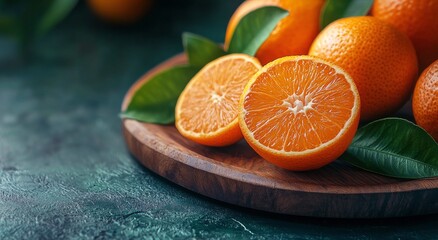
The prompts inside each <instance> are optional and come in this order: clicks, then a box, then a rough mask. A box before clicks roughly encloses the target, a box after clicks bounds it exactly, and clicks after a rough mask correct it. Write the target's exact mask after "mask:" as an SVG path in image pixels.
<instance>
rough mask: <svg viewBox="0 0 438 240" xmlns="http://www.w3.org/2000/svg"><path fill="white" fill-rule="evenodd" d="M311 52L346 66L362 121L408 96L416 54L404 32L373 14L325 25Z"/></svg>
mask: <svg viewBox="0 0 438 240" xmlns="http://www.w3.org/2000/svg"><path fill="white" fill-rule="evenodd" d="M309 54H310V55H313V56H317V57H320V58H323V59H326V60H327V61H329V62H332V63H335V64H337V65H339V66H340V67H342V68H343V69H345V70H346V71H347V72H348V73H349V74H350V75H351V76H352V78H353V80H354V82H355V83H356V85H357V88H358V89H359V94H360V99H361V103H362V105H361V106H362V109H361V120H364V121H368V120H373V119H376V118H379V117H383V116H387V115H389V114H391V113H393V112H395V111H396V110H398V109H399V108H400V107H401V106H402V105H403V103H404V102H406V100H407V99H408V98H409V96H410V95H411V92H412V90H413V88H414V84H415V79H416V77H417V71H418V69H417V57H416V55H415V49H414V47H413V46H412V43H411V42H410V41H409V39H408V38H407V37H406V35H405V34H403V33H401V32H400V31H398V30H397V29H396V28H395V27H393V26H391V25H390V24H388V23H385V22H384V21H381V20H379V19H377V18H374V17H350V18H343V19H339V20H337V21H335V22H333V23H331V24H330V25H328V26H327V27H326V28H325V29H324V30H323V31H322V32H321V33H320V34H319V35H318V37H316V39H315V41H314V42H313V44H312V47H311V48H310V52H309Z"/></svg>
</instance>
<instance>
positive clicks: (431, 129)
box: [412, 60, 438, 141]
mask: <svg viewBox="0 0 438 240" xmlns="http://www.w3.org/2000/svg"><path fill="white" fill-rule="evenodd" d="M412 110H413V112H414V117H415V121H416V122H417V124H418V125H420V126H421V127H422V128H424V129H425V130H426V131H427V132H428V133H429V134H430V135H432V137H433V138H435V140H437V141H438V60H436V61H435V62H433V63H432V64H431V65H430V66H429V67H428V68H426V70H424V71H423V73H422V74H421V76H420V78H419V79H418V81H417V84H416V85H415V90H414V95H413V98H412Z"/></svg>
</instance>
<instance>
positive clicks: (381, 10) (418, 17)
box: [371, 0, 438, 70]
mask: <svg viewBox="0 0 438 240" xmlns="http://www.w3.org/2000/svg"><path fill="white" fill-rule="evenodd" d="M371 15H373V16H375V17H377V18H379V19H382V20H384V21H385V22H388V23H391V24H392V25H394V26H395V27H396V28H398V29H399V30H400V31H402V32H403V33H405V34H406V35H408V37H409V39H411V41H412V43H413V44H414V47H415V50H416V51H417V56H418V62H419V66H420V70H423V69H425V68H426V67H427V66H429V65H430V64H431V63H432V62H433V61H435V60H436V59H438V1H437V0H420V1H418V0H403V1H400V0H374V5H373V7H372V9H371Z"/></svg>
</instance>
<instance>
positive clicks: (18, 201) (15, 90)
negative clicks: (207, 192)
mask: <svg viewBox="0 0 438 240" xmlns="http://www.w3.org/2000/svg"><path fill="white" fill-rule="evenodd" d="M160 3H162V4H161V5H160V6H158V8H156V9H155V11H154V13H153V14H152V15H151V16H149V17H148V18H147V19H146V20H145V21H144V22H142V23H141V24H139V25H137V26H135V27H130V28H124V29H123V28H115V27H110V26H108V25H105V24H102V23H100V22H99V21H97V20H96V19H95V18H94V17H93V16H91V15H90V13H89V11H88V10H87V9H86V8H85V6H83V5H82V6H80V7H79V8H78V9H76V10H75V11H74V12H73V15H71V16H70V17H68V18H67V19H66V21H64V22H63V23H62V24H61V25H59V26H58V27H57V28H56V29H55V30H54V31H52V32H51V33H50V34H49V35H47V36H46V37H45V38H43V39H41V40H40V41H38V43H37V45H36V46H37V48H36V52H37V55H36V56H35V58H34V59H33V61H31V62H30V63H28V64H23V63H21V62H20V61H18V60H17V56H16V55H15V51H14V49H13V47H14V44H13V43H12V42H10V41H8V40H5V39H1V40H0V239H64V238H78V239H93V238H95V239H107V238H123V239H130V238H148V237H149V238H150V237H152V238H153V237H155V238H164V239H166V238H177V239H186V238H190V239H192V238H194V239H385V238H389V239H437V238H438V229H437V228H438V227H437V226H438V216H437V215H434V216H424V217H415V218H402V219H383V220H367V221H365V220H354V221H353V220H331V219H315V218H304V217H292V216H279V215H271V214H266V213H262V212H257V211H251V210H247V209H243V208H238V207H233V206H230V205H227V204H223V203H220V202H217V201H214V200H210V199H207V198H204V197H202V196H200V195H197V194H195V193H192V192H189V191H187V190H185V189H183V188H181V187H179V186H177V185H175V184H172V183H170V182H168V181H166V180H164V179H162V178H161V177H159V176H157V175H155V174H153V173H151V172H150V171H148V170H147V169H144V168H142V167H141V166H140V165H139V164H137V162H136V160H135V159H133V158H132V157H131V156H130V155H129V153H128V152H127V150H126V147H125V145H124V142H123V138H122V135H121V127H120V119H119V118H118V116H117V115H118V113H119V108H120V104H121V101H122V98H123V95H124V93H125V92H126V91H127V89H128V88H129V86H130V85H131V84H132V83H133V82H134V81H135V80H136V79H137V78H138V77H139V76H141V75H142V74H143V73H144V72H145V71H147V70H148V69H150V68H151V67H153V66H154V65H156V64H157V63H159V62H160V61H163V60H164V59H166V58H168V57H169V56H172V55H173V54H175V53H178V52H180V51H182V47H181V39H180V34H181V33H182V31H191V32H194V33H198V34H201V35H205V36H206V37H209V38H212V39H214V40H216V41H221V39H222V38H223V32H224V30H225V26H226V23H227V19H228V18H229V16H230V15H231V13H232V11H233V9H234V8H235V6H236V5H237V4H238V2H237V1H236V2H231V1H220V0H217V1H210V2H209V3H207V2H205V1H201V0H198V1H196V2H193V3H190V2H186V1H177V0H174V1H168V0H167V1H161V0H160ZM170 4H173V7H167V8H168V12H165V11H164V9H165V8H166V5H170ZM179 9H180V10H179ZM415 204H421V203H415Z"/></svg>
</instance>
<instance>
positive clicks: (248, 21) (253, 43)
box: [228, 6, 293, 56]
mask: <svg viewBox="0 0 438 240" xmlns="http://www.w3.org/2000/svg"><path fill="white" fill-rule="evenodd" d="M288 14H289V13H288V11H286V10H284V9H282V8H279V7H274V6H269V7H262V8H258V9H256V10H254V11H252V12H250V13H248V14H247V15H246V16H244V17H243V18H242V19H241V20H240V22H239V23H238V24H237V27H236V29H235V30H234V33H233V37H232V38H231V41H230V45H229V48H228V52H229V53H245V54H248V55H251V56H254V55H255V54H256V52H257V50H258V49H259V48H260V46H261V45H262V44H263V42H264V41H265V40H266V39H267V38H268V37H269V35H270V34H271V32H272V31H273V30H274V28H275V26H277V23H278V22H279V21H280V20H281V19H283V18H284V17H286V16H287V15H288ZM291 44H293V43H291Z"/></svg>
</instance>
